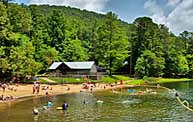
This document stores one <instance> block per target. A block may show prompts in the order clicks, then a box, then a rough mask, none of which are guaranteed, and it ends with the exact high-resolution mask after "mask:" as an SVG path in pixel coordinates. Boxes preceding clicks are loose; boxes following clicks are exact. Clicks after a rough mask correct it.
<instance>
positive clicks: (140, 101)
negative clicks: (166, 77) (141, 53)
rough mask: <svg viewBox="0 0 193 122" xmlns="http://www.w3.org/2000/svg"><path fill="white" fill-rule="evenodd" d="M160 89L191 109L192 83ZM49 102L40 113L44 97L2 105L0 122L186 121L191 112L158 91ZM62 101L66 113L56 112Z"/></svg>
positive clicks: (60, 98)
mask: <svg viewBox="0 0 193 122" xmlns="http://www.w3.org/2000/svg"><path fill="white" fill-rule="evenodd" d="M162 86H165V87H167V88H170V89H176V90H177V91H178V93H179V96H180V98H181V99H183V100H187V101H188V102H189V104H190V106H193V89H192V88H193V82H179V83H167V84H162ZM144 91H146V92H144ZM138 92H139V93H138ZM50 100H51V101H52V104H53V105H52V106H51V108H50V109H48V110H43V106H44V105H45V104H46V103H47V101H48V98H45V97H42V98H32V99H28V100H25V101H21V102H14V103H10V104H8V105H7V106H2V107H0V122H147V121H148V122H185V121H186V122H189V121H192V118H193V113H192V112H191V111H188V110H187V109H185V108H184V107H183V106H182V105H181V104H180V103H179V102H178V100H177V99H176V97H175V95H174V94H173V93H170V92H168V91H167V90H166V89H162V88H158V89H157V88H151V87H133V88H123V89H115V90H106V91H99V92H95V93H86V92H81V93H74V94H65V95H59V96H52V97H50ZM64 100H65V101H66V102H67V103H68V105H69V107H68V110H67V111H62V110H56V108H57V107H58V106H61V105H62V103H63V101H64ZM191 101H192V103H191ZM34 106H37V108H38V110H39V115H33V114H32V110H33V107H34Z"/></svg>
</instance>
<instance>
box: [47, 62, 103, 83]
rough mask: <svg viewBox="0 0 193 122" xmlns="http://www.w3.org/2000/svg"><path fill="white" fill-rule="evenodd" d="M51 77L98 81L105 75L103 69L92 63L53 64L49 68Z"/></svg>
mask: <svg viewBox="0 0 193 122" xmlns="http://www.w3.org/2000/svg"><path fill="white" fill-rule="evenodd" d="M49 71H50V75H49V76H52V77H77V78H83V77H87V78H91V79H100V78H102V77H104V76H105V75H106V71H105V69H104V68H101V67H98V66H96V65H95V62H94V61H88V62H53V63H52V65H51V66H50V67H49Z"/></svg>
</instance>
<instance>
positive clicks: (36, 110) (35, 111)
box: [33, 107, 39, 115]
mask: <svg viewBox="0 0 193 122" xmlns="http://www.w3.org/2000/svg"><path fill="white" fill-rule="evenodd" d="M38 113H39V111H38V109H37V108H36V107H34V110H33V114H34V115H38Z"/></svg>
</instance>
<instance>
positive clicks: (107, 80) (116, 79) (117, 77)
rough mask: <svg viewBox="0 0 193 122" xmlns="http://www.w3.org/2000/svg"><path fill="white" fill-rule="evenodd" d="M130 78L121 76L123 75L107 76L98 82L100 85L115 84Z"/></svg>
mask: <svg viewBox="0 0 193 122" xmlns="http://www.w3.org/2000/svg"><path fill="white" fill-rule="evenodd" d="M130 79H131V78H130V77H129V76H123V75H113V76H111V77H110V76H107V77H104V78H102V79H100V80H99V81H98V82H100V83H115V82H119V81H120V80H123V81H128V80H130Z"/></svg>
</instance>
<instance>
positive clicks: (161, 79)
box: [126, 78, 193, 85]
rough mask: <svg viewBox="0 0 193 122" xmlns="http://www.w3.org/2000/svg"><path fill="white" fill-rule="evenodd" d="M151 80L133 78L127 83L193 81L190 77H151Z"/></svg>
mask: <svg viewBox="0 0 193 122" xmlns="http://www.w3.org/2000/svg"><path fill="white" fill-rule="evenodd" d="M150 79H151V80H150V81H148V79H147V80H144V79H133V80H131V81H130V82H127V83H126V84H129V85H141V84H145V83H148V84H156V83H170V82H183V81H193V79H188V78H180V79H177V78H150Z"/></svg>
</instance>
